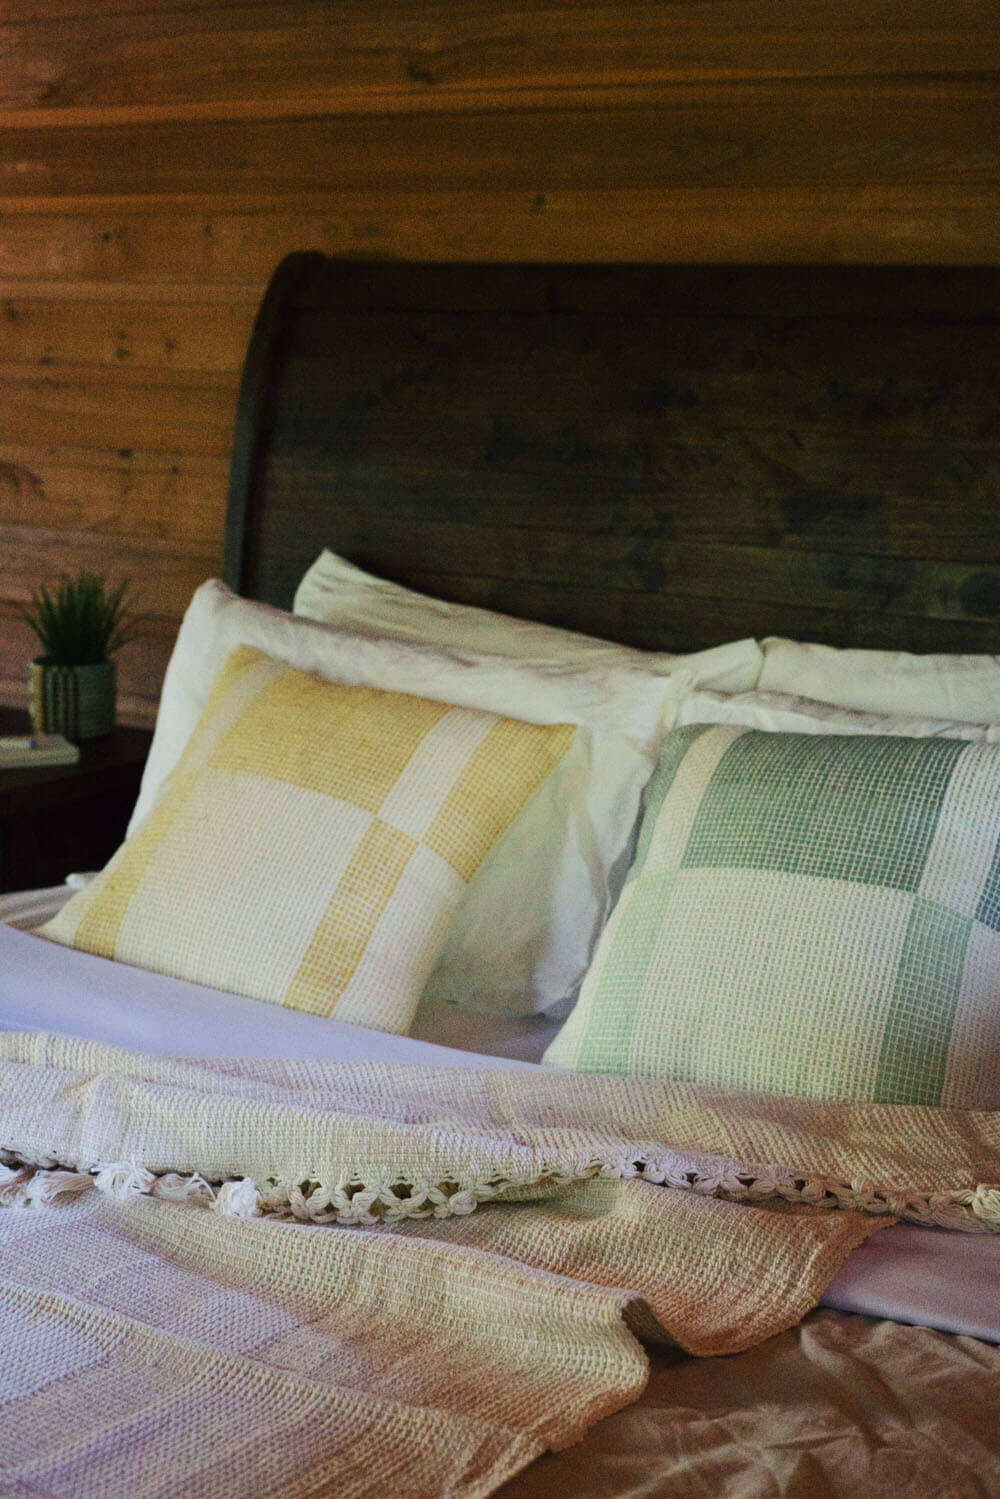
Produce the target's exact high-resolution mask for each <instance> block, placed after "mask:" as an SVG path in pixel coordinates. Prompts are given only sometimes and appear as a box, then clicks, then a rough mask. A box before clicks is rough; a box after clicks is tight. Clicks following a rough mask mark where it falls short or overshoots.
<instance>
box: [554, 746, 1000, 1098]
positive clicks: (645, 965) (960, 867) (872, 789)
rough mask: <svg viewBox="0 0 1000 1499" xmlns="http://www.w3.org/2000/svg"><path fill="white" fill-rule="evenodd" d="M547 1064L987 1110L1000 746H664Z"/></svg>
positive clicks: (993, 1058)
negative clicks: (630, 853)
mask: <svg viewBox="0 0 1000 1499" xmlns="http://www.w3.org/2000/svg"><path fill="white" fill-rule="evenodd" d="M545 1060H546V1062H550V1063H553V1064H555V1065H558V1066H563V1067H572V1068H575V1069H577V1070H578V1071H581V1072H618V1073H641V1074H645V1075H646V1076H652V1077H663V1078H676V1079H682V1080H687V1081H689V1082H697V1083H708V1084H712V1085H718V1086H721V1087H727V1088H740V1089H752V1090H757V1091H763V1092H770V1093H786V1094H795V1095H798V1096H800V1097H807V1098H824V1097H828V1098H849V1099H868V1100H871V1101H873V1102H876V1103H920V1104H945V1105H953V1106H956V1107H959V1108H995V1107H997V1106H998V1105H1000V746H994V745H988V744H970V743H967V742H963V741H961V740H954V739H901V738H895V737H893V738H885V737H881V736H880V737H863V738H862V737H850V738H848V737H844V736H839V735H838V736H830V737H827V736H820V735H811V734H768V733H763V732H761V731H759V730H754V729H746V728H742V727H740V726H738V725H728V724H727V725H718V726H713V725H707V724H695V725H692V726H690V727H688V728H682V729H675V730H674V731H673V732H672V733H671V734H669V735H668V736H667V739H666V740H665V741H664V746H663V750H662V753H661V755H660V760H659V765H658V767H657V770H656V774H655V775H654V777H653V779H652V781H651V782H650V785H649V787H648V789H647V792H646V806H645V812H644V815H643V822H642V828H641V832H640V836H639V843H638V848H637V850H636V856H635V861H634V863H633V865H632V868H631V870H630V872H629V876H628V880H627V882H626V885H625V888H624V890H623V892H622V896H621V899H620V901H619V903H618V905H617V907H616V909H615V910H614V912H613V913H612V915H611V919H610V921H609V922H608V925H607V927H606V929H605V931H604V934H603V936H602V938H601V941H600V943H599V945H598V949H597V953H596V956H595V958H594V962H593V964H592V966H591V969H590V972H589V973H588V975H587V978H586V980H585V982H584V985H583V989H582V991H581V995H580V999H579V1001H578V1003H577V1006H576V1009H575V1010H574V1011H573V1013H572V1014H571V1016H570V1017H569V1019H568V1020H567V1022H566V1024H565V1026H564V1027H563V1029H562V1030H561V1031H560V1032H559V1035H558V1036H557V1037H556V1039H555V1041H554V1042H553V1043H552V1045H551V1046H550V1047H549V1049H548V1051H547V1052H546V1054H545Z"/></svg>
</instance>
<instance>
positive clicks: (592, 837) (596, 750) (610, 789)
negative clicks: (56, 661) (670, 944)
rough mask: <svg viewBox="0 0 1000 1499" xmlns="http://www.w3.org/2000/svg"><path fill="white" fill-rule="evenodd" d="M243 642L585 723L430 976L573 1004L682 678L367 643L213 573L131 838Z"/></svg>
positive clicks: (443, 983)
mask: <svg viewBox="0 0 1000 1499" xmlns="http://www.w3.org/2000/svg"><path fill="white" fill-rule="evenodd" d="M238 645H251V646H254V647H255V648H256V649H257V650H260V651H264V652H265V653H266V654H267V655H269V656H273V657H275V658H277V659H279V660H281V661H284V662H285V663H286V664H288V665H290V666H294V667H297V668H299V669H300V670H304V671H312V672H317V673H318V674H319V675H320V676H322V677H324V678H326V679H327V680H329V681H335V682H341V683H344V684H347V685H356V686H366V687H378V688H381V689H383V690H385V691H390V692H406V693H410V694H412V695H414V696H416V697H422V698H431V699H433V700H434V701H436V702H446V703H451V704H453V705H455V706H456V707H464V708H475V709H479V710H481V711H484V712H489V713H496V714H500V715H503V716H505V717H509V718H516V719H520V720H524V721H526V722H529V723H536V724H567V723H568V724H576V725H580V726H581V727H582V728H585V729H587V730H588V732H587V734H585V735H580V736H578V737H577V739H575V741H574V744H573V746H572V748H571V750H570V752H569V753H568V754H567V755H566V756H565V757H564V759H563V760H562V762H561V763H560V765H559V767H558V770H557V771H556V773H554V774H553V775H551V776H549V777H547V778H546V781H545V782H544V784H543V785H542V786H540V787H539V789H538V791H537V792H536V793H535V794H534V795H533V796H532V797H531V798H530V800H529V801H528V803H527V804H526V805H525V807H524V809H523V810H522V812H521V813H520V815H519V816H518V817H516V818H515V819H514V821H513V822H512V823H511V825H510V826H509V828H508V829H507V830H506V832H505V833H504V835H503V836H502V837H501V838H500V839H498V841H497V843H496V844H495V846H494V847H493V848H492V849H491V851H490V853H489V855H488V856H487V857H486V858H485V859H484V861H483V864H482V866H481V868H480V869H479V872H478V874H477V875H476V878H475V879H474V880H473V881H472V882H471V883H470V885H469V886H468V888H467V890H466V892H465V895H464V897H463V899H462V902H461V905H460V907H459V909H458V911H457V913H456V917H455V920H454V922H453V923H452V925H451V927H450V929H449V933H448V938H447V941H446V943H445V947H444V950H443V951H442V954H441V958H440V960H439V962H438V964H437V965H436V967H435V969H434V972H433V974H432V975H431V979H430V981H429V983H428V986H427V997H428V999H429V1001H431V1002H436V1003H448V1004H462V1005H469V1006H470V1007H472V1008H478V1009H485V1010H489V1011H491V1012H494V1013H498V1014H503V1015H508V1014H530V1013H533V1012H534V1011H537V1010H549V1009H552V1008H553V1006H556V1005H559V1004H564V1003H566V1002H567V1001H568V1000H569V998H570V997H571V996H573V995H574V994H575V992H576V988H577V986H578V985H579V983H580V981H581V979H582V978H583V975H584V973H585V972H586V968H587V965H588V963H589V961H590V957H591V954H592V952H593V947H594V944H595V942H596V940H597V935H598V933H599V931H600V927H601V925H602V924H603V922H604V920H605V919H606V917H607V913H608V911H609V910H610V908H611V904H612V902H613V900H614V897H615V896H616V895H617V892H618V888H619V886H620V880H621V878H622V877H623V875H624V867H623V865H624V862H625V861H624V858H623V855H624V854H625V851H626V849H627V846H628V843H629V839H630V837H631V835H632V831H633V826H634V823H635V820H636V818H637V816H638V810H639V797H640V794H641V791H642V788H643V786H644V785H645V784H646V782H647V781H648V779H649V777H650V775H651V774H652V772H653V768H654V766H655V764H656V752H657V749H658V746H659V743H660V740H661V739H662V736H663V733H664V732H665V730H666V728H667V727H669V724H670V722H671V720H672V716H673V713H674V711H675V700H676V695H677V692H678V690H679V688H678V683H677V682H676V681H674V680H671V679H670V678H667V677H663V676H660V675H658V674H657V673H655V672H651V671H649V670H647V669H645V668H641V667H638V666H634V665H629V666H621V665H619V666H615V667H612V666H609V665H608V664H606V663H603V664H600V663H592V664H590V665H588V666H586V667H580V666H572V665H558V664H557V665H539V664H538V663H534V662H521V661H510V660H507V659H504V658H501V657H495V656H486V655H480V654H477V653H476V652H471V651H465V652H462V653H461V654H460V655H454V654H449V653H447V652H444V651H441V650H439V649H436V648H434V647H432V646H421V645H415V644H411V643H408V642H405V641H399V640H380V639H370V638H367V637H364V636H359V635H357V634H353V633H351V632H349V631H341V630H336V629H333V628H332V627H331V626H328V625H322V624H317V623H315V622H314V621H312V620H306V619H296V618H294V617H293V616H292V615H290V614H286V613H283V612H282V611H280V610H277V609H271V608H268V607H267V606H266V605H264V604H255V603H250V602H248V601H247V600H245V599H240V598H237V596H236V595H235V594H233V593H231V592H230V590H229V589H228V588H226V586H225V585H224V584H222V583H219V582H218V581H215V580H213V581H211V582H209V583H205V584H203V585H202V587H201V588H199V589H198V591H197V592H196V594H195V596H194V598H193V599H192V601H191V604H190V607H189V608H188V611H187V614H186V615H185V617H184V621H183V623H182V625H181V629H180V633H179V635H178V637H177V643H176V646H175V648H174V652H173V655H172V657H171V659H170V664H169V666H168V668H167V673H166V677H165V679H164V686H163V693H162V696H161V699H160V710H159V714H158V716H157V721H156V731H155V734H154V737H153V743H152V746H151V749H150V753H149V759H148V761H147V765H146V771H145V774H144V776H143V782H142V787H141V790H140V793H139V801H138V803H137V806H136V811H135V814H134V815H133V819H132V822H131V823H130V825H129V837H133V836H135V832H136V829H137V828H138V827H139V826H140V825H141V823H142V820H143V819H144V818H145V817H146V816H148V814H149V812H150V810H151V808H152V806H153V804H154V801H155V798H156V796H157V793H158V789H159V787H160V786H161V784H162V782H163V780H164V778H165V776H167V775H169V773H170V772H171V771H172V769H173V768H174V766H175V764H176V763H177V760H178V758H179V756H180V754H181V753H182V751H183V749H184V746H185V744H186V743H187V740H188V738H189V737H190V735H191V733H192V731H193V729H194V727H195V725H196V723H197V722H198V719H199V717H200V716H201V713H202V712H203V711H204V708H205V705H206V703H207V701H208V698H209V694H210V692H211V688H212V684H213V682H214V680H215V677H216V676H217V674H218V672H219V670H220V669H221V667H222V664H223V662H224V661H225V659H226V657H227V656H228V654H229V652H230V651H232V650H233V649H235V647H236V646H238Z"/></svg>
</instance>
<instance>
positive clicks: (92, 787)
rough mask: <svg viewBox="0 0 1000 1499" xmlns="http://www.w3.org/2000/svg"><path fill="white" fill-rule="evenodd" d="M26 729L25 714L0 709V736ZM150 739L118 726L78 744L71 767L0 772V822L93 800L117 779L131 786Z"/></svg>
mask: <svg viewBox="0 0 1000 1499" xmlns="http://www.w3.org/2000/svg"><path fill="white" fill-rule="evenodd" d="M30 728H31V725H30V722H29V719H28V715H27V713H26V712H23V711H22V710H21V709H19V708H4V707H0V735H8V734H11V735H13V734H27V733H29V732H30ZM152 737H153V736H152V733H151V732H150V730H148V729H129V728H125V727H123V726H121V725H118V726H116V727H115V728H114V729H113V730H112V732H111V733H110V734H107V735H105V736H104V737H103V738H101V739H89V740H84V742H83V743H82V744H81V746H80V759H79V762H78V763H77V764H76V765H42V766H39V767H38V768H37V769H28V770H0V818H5V817H9V816H11V815H12V814H18V815H20V814H23V813H26V812H29V811H32V810H34V809H38V810H41V809H45V808H52V807H58V806H61V805H64V804H65V803H68V802H74V801H77V800H79V799H80V797H83V796H86V797H91V796H99V795H101V793H102V792H104V791H112V790H114V789H115V788H117V787H119V786H120V785H121V784H122V782H123V780H126V781H128V782H132V781H133V780H134V781H136V784H137V781H138V776H139V775H140V774H141V771H142V766H143V765H144V764H145V761H146V755H147V753H148V751H149V746H150V742H151V740H152Z"/></svg>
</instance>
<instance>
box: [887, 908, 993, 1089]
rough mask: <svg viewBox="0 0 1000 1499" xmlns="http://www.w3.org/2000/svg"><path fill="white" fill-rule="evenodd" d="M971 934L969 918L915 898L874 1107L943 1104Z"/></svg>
mask: <svg viewBox="0 0 1000 1499" xmlns="http://www.w3.org/2000/svg"><path fill="white" fill-rule="evenodd" d="M971 931H972V922H971V921H970V920H969V919H968V917H965V916H958V915H956V913H955V912H954V911H949V910H948V909H947V908H946V907H945V906H941V905H938V903H937V902H936V901H931V900H924V899H923V898H922V897H921V896H919V895H918V896H915V897H914V901H913V910H912V912H911V913H910V925H909V928H908V930H907V934H906V942H905V943H904V946H903V952H902V955H901V957H900V961H899V968H898V970H897V975H896V987H895V991H894V993H893V996H892V1002H891V1007H890V1009H889V1013H888V1014H887V1016H886V1018H885V1030H884V1032H883V1034H882V1050H881V1054H880V1056H879V1064H878V1076H877V1077H876V1080H875V1088H874V1093H873V1102H875V1103H923V1104H939V1103H940V1102H941V1094H942V1091H943V1089H944V1080H945V1073H946V1070H947V1066H948V1047H949V1045H950V1043H951V1036H952V1029H953V1027H954V1024H955V1011H956V1009H957V1007H958V996H959V992H960V990H961V987H962V978H963V974H964V971H965V950H966V948H967V947H968V945H969V934H970V933H971Z"/></svg>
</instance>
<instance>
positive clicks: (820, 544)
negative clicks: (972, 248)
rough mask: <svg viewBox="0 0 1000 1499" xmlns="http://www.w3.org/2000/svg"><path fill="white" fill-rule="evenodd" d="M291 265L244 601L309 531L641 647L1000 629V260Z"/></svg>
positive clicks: (400, 576) (451, 594) (409, 579)
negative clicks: (290, 293) (988, 267)
mask: <svg viewBox="0 0 1000 1499" xmlns="http://www.w3.org/2000/svg"><path fill="white" fill-rule="evenodd" d="M310 274H311V275H312V283H311V284H306V285H305V287H304V288H302V289H301V290H300V291H298V292H297V293H295V294H294V304H295V305H294V308H293V309H292V310H289V311H288V313H287V317H286V320H285V323H284V333H283V335H282V337H281V338H280V340H279V341H278V342H277V343H276V345H275V348H276V349H277V351H278V352H277V360H276V364H275V366H274V375H273V378H272V389H273V392H274V394H273V396H272V398H271V400H270V402H269V404H268V407H267V415H266V430H265V435H264V439H263V449H262V453H261V461H260V464H259V469H258V475H257V478H256V480H255V482H254V483H252V485H251V489H250V493H251V497H252V503H251V509H250V524H249V528H248V531H249V536H250V560H249V563H248V565H247V568H246V570H245V572H244V574H243V581H244V584H245V585H246V586H247V587H248V589H249V590H250V591H251V592H253V593H254V594H255V595H256V596H260V597H263V598H265V599H267V600H268V601H269V602H272V603H277V604H279V605H283V606H287V605H288V604H289V603H290V601H291V597H292V593H293V592H294V588H295V585H296V583H297V581H298V578H299V577H300V576H301V574H302V572H303V570H304V568H305V567H306V566H308V564H309V561H310V560H311V558H312V556H313V555H314V554H315V553H316V552H317V551H318V550H319V549H320V547H322V546H324V545H325V546H330V547H332V548H333V549H334V550H336V551H338V552H342V553H343V554H344V555H345V556H347V557H348V558H350V559H351V560H352V561H354V562H356V563H358V564H359V565H361V566H362V567H365V568H367V569H369V570H370V571H373V572H375V573H376V574H379V575H384V576H388V577H391V578H394V579H396V580H397V581H400V582H403V583H406V584H408V585H410V586H413V587H416V588H418V589H423V590H424V591H435V592H440V593H441V594H443V595H444V596H445V597H448V598H453V599H458V600H465V601H468V602H479V601H481V600H483V599H487V600H488V601H489V602H490V603H491V604H492V605H494V606H497V607H501V608H506V609H507V610H509V611H511V612H514V613H518V612H521V611H522V608H523V604H524V601H525V600H526V599H529V600H532V601H533V603H532V605H531V609H530V611H526V612H532V613H535V612H537V614H538V616H539V617H545V618H550V619H552V621H553V622H554V623H560V624H564V625H568V626H570V627H572V628H576V629H582V630H589V631H590V632H591V633H597V634H600V633H606V634H611V635H619V636H621V637H622V638H625V639H627V640H628V641H630V642H631V643H633V644H637V645H643V646H648V647H654V648H657V649H675V650H680V649H685V648H690V647H691V646H703V645H709V644H712V643H717V642H718V641H719V640H720V639H722V638H726V637H734V636H743V635H756V636H760V635H764V634H767V633H771V632H774V631H777V632H779V633H781V632H783V633H791V632H792V628H793V624H792V622H794V625H795V626H796V627H797V629H798V631H799V632H800V633H802V634H803V635H805V636H807V637H808V638H811V639H826V640H828V641H830V642H832V643H840V644H853V645H860V646H875V645H878V646H882V645H893V646H895V647H897V648H904V649H905V648H909V649H914V648H924V649H928V648H931V646H930V645H929V644H928V642H933V641H935V640H936V641H937V646H936V648H937V649H964V650H987V651H996V650H997V648H998V646H1000V523H998V521H997V515H996V506H995V496H996V493H997V491H998V486H1000V413H998V410H997V405H996V397H995V392H996V389H997V386H998V383H1000V339H998V337H997V332H998V328H1000V301H998V299H1000V272H994V271H982V272H966V273H963V272H961V271H958V272H956V271H940V272H938V273H937V274H936V275H934V276H930V275H928V274H926V273H924V274H921V273H913V272H903V271H898V272H894V273H871V272H866V271H864V270H862V269H860V268H818V267H817V268H812V269H810V270H799V271H793V272H790V273H789V274H788V275H787V277H784V278H782V277H780V276H779V275H777V274H776V273H775V272H774V271H771V270H764V271H758V270H752V269H751V270H735V269H733V270H730V269H729V268H727V269H725V270H719V269H714V268H712V269H709V268H702V269H701V270H698V271H693V270H692V269H691V268H686V267H677V268H674V267H669V266H662V267H658V268H655V269H651V268H649V267H628V266H618V267H615V266H611V267H606V268H603V269H600V268H587V269H586V270H576V269H574V268H557V267H524V268H518V269H517V270H515V269H514V268H505V267H488V266H482V267H462V268H458V267H455V268H451V269H447V270H442V268H441V267H439V266H433V267H427V268H423V267H420V266H417V265H408V266H404V265H400V266H391V265H386V266H383V267H376V266H371V267H365V266H362V265H351V264H345V263H341V264H340V265H337V266H333V267H330V268H329V269H326V268H324V267H323V265H322V263H320V265H319V267H318V269H317V270H316V271H315V272H310ZM512 308H513V309H514V310H511V309H512ZM949 309H951V310H949ZM547 594H548V595H549V603H548V604H547V603H546V602H545V600H546V595H547ZM722 619H724V620H725V621H726V623H725V625H724V627H722V628H721V631H720V620H722ZM783 619H784V621H785V623H782V620H783Z"/></svg>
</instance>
